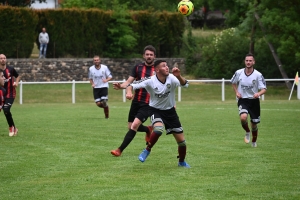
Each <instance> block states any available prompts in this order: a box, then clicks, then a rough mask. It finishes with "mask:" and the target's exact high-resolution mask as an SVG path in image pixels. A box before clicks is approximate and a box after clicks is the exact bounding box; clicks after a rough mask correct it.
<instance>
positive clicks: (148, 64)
mask: <svg viewBox="0 0 300 200" xmlns="http://www.w3.org/2000/svg"><path fill="white" fill-rule="evenodd" d="M155 55H156V49H155V48H154V47H153V46H152V45H148V46H146V47H145V48H144V51H143V58H144V62H142V63H139V64H137V65H136V66H134V67H133V68H132V70H131V73H130V76H129V78H128V79H127V81H125V82H124V83H122V84H120V83H114V84H113V85H114V89H116V90H118V89H125V88H126V87H127V86H128V85H129V84H131V83H132V82H133V81H140V80H141V79H144V78H147V77H150V76H152V75H153V74H154V59H155ZM149 99H150V95H149V93H148V92H147V91H146V89H144V88H141V89H137V90H136V91H135V95H134V99H133V100H132V102H131V106H130V110H129V113H128V132H127V133H126V135H125V137H124V139H123V142H122V144H121V145H120V146H119V148H117V149H115V150H111V152H110V153H111V154H112V155H114V156H120V155H121V154H122V152H123V151H124V149H125V148H126V147H127V146H128V145H129V144H130V142H131V141H132V140H133V138H134V137H135V135H136V132H137V131H140V132H146V136H145V140H146V142H148V140H149V138H150V134H151V132H152V126H144V125H143V124H142V123H144V122H145V121H146V120H147V119H148V109H149Z"/></svg>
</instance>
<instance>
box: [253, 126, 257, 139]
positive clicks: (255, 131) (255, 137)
mask: <svg viewBox="0 0 300 200" xmlns="http://www.w3.org/2000/svg"><path fill="white" fill-rule="evenodd" d="M257 135H258V128H257V127H255V128H252V142H256V140H257Z"/></svg>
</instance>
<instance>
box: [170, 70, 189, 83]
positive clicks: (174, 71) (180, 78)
mask: <svg viewBox="0 0 300 200" xmlns="http://www.w3.org/2000/svg"><path fill="white" fill-rule="evenodd" d="M172 73H173V75H174V76H175V77H176V78H177V79H178V80H179V82H180V85H185V84H186V83H187V80H186V79H185V78H183V77H182V76H181V73H180V69H179V68H177V67H174V68H173V69H172Z"/></svg>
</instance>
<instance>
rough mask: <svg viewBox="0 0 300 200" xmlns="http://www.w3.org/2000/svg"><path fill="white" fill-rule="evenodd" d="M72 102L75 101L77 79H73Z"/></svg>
mask: <svg viewBox="0 0 300 200" xmlns="http://www.w3.org/2000/svg"><path fill="white" fill-rule="evenodd" d="M72 103H75V80H73V81H72Z"/></svg>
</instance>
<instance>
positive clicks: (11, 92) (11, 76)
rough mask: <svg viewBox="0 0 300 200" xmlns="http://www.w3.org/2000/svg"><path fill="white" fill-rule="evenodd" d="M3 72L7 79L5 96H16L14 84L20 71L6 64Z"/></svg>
mask: <svg viewBox="0 0 300 200" xmlns="http://www.w3.org/2000/svg"><path fill="white" fill-rule="evenodd" d="M3 74H4V77H5V79H6V80H5V84H4V88H5V90H6V97H5V98H15V97H16V88H15V87H14V86H13V84H14V82H15V78H17V77H18V76H19V74H18V72H17V71H16V70H15V68H13V67H10V66H6V68H5V70H4V72H3Z"/></svg>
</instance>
